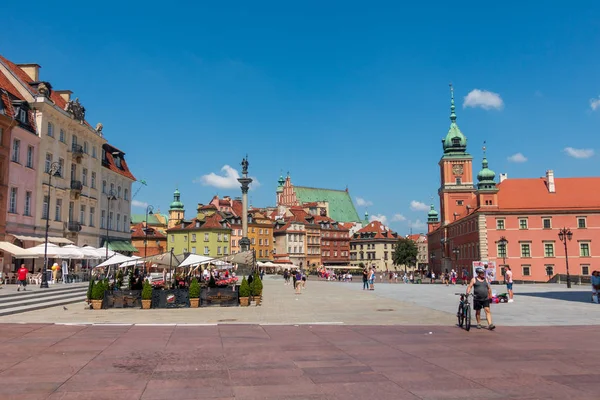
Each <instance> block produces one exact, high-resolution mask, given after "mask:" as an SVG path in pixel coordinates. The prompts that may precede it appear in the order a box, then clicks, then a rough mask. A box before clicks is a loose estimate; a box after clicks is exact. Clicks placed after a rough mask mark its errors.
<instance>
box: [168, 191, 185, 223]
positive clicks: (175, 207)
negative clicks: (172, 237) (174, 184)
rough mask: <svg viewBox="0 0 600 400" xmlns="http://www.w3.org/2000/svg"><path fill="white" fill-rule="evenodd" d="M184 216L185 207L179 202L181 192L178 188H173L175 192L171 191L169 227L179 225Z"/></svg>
mask: <svg viewBox="0 0 600 400" xmlns="http://www.w3.org/2000/svg"><path fill="white" fill-rule="evenodd" d="M184 216H185V209H184V207H183V203H182V202H181V193H179V189H175V192H173V201H172V202H171V206H170V207H169V229H171V228H173V227H175V226H176V225H179V224H180V223H181V221H182V220H183V219H184Z"/></svg>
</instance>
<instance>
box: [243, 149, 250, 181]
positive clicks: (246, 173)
mask: <svg viewBox="0 0 600 400" xmlns="http://www.w3.org/2000/svg"><path fill="white" fill-rule="evenodd" d="M241 165H242V174H243V175H244V176H246V175H248V165H250V163H249V162H248V155H247V154H246V157H245V158H244V159H243V160H242V164H241Z"/></svg>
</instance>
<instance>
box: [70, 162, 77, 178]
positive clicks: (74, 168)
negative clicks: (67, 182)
mask: <svg viewBox="0 0 600 400" xmlns="http://www.w3.org/2000/svg"><path fill="white" fill-rule="evenodd" d="M71 180H72V181H75V180H77V165H76V164H75V163H71Z"/></svg>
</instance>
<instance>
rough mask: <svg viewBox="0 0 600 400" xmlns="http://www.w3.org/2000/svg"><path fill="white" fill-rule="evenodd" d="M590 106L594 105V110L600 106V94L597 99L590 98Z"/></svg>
mask: <svg viewBox="0 0 600 400" xmlns="http://www.w3.org/2000/svg"><path fill="white" fill-rule="evenodd" d="M590 107H592V111H596V110H597V109H599V108H600V96H598V98H596V99H590Z"/></svg>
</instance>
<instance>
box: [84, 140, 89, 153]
mask: <svg viewBox="0 0 600 400" xmlns="http://www.w3.org/2000/svg"><path fill="white" fill-rule="evenodd" d="M83 152H84V153H85V154H87V153H88V142H83Z"/></svg>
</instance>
